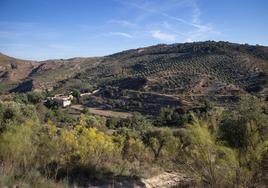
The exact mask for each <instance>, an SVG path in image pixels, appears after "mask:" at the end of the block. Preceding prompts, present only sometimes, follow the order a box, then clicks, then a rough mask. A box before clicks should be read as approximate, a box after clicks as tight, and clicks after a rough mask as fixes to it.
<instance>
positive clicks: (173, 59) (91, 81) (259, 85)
mask: <svg viewBox="0 0 268 188" xmlns="http://www.w3.org/2000/svg"><path fill="white" fill-rule="evenodd" d="M3 59H5V58H3ZM12 60H13V59H12V58H11V59H10V60H9V59H8V60H2V59H1V60H0V65H2V67H1V68H2V69H3V64H4V65H5V64H9V67H11V63H10V62H12ZM6 62H9V63H6ZM16 62H17V64H19V66H21V63H22V62H20V61H18V60H16ZM19 62H20V63H19ZM23 62H24V63H25V67H26V68H25V69H22V70H24V71H23V74H22V73H21V72H20V70H19V69H15V70H13V69H12V68H9V72H8V74H11V73H13V74H14V75H18V76H13V77H14V78H16V79H14V78H9V80H10V81H16V82H20V81H21V80H24V82H22V83H20V85H19V87H18V88H17V91H19V90H21V88H24V87H22V86H24V84H25V83H26V84H27V83H29V82H31V84H32V87H29V88H28V89H33V90H45V89H49V90H52V89H53V88H54V89H56V90H59V91H65V90H68V89H71V88H73V87H76V88H78V89H83V87H88V88H92V87H93V88H99V87H103V86H109V85H110V86H113V87H119V88H121V89H132V90H140V91H146V92H157V93H162V94H202V95H211V94H233V93H239V92H242V93H243V92H255V93H264V94H265V93H266V92H267V81H266V80H268V79H267V75H268V48H267V47H262V46H250V45H239V44H233V43H227V42H210V41H208V42H198V43H185V44H173V45H157V46H151V47H147V48H139V49H135V50H128V51H124V52H121V53H117V54H113V55H111V56H106V57H100V58H73V59H68V60H48V61H44V62H38V63H36V62H25V61H23ZM24 72H25V73H24ZM5 74H7V73H4V72H3V71H2V77H3V75H5ZM5 77H6V76H5ZM5 77H3V78H2V80H1V82H3V80H4V79H5ZM7 83H9V82H7ZM26 88H27V87H26ZM22 90H23V89H22Z"/></svg>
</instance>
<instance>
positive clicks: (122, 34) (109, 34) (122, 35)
mask: <svg viewBox="0 0 268 188" xmlns="http://www.w3.org/2000/svg"><path fill="white" fill-rule="evenodd" d="M103 36H120V37H125V38H133V35H131V34H128V33H125V32H110V33H107V34H103Z"/></svg>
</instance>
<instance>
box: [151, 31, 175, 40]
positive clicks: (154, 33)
mask: <svg viewBox="0 0 268 188" xmlns="http://www.w3.org/2000/svg"><path fill="white" fill-rule="evenodd" d="M151 34H152V37H154V38H156V39H158V40H162V41H165V42H174V41H176V38H177V37H176V35H173V34H168V33H163V32H161V31H152V32H151Z"/></svg>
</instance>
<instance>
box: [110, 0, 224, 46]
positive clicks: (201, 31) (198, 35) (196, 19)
mask: <svg viewBox="0 0 268 188" xmlns="http://www.w3.org/2000/svg"><path fill="white" fill-rule="evenodd" d="M115 1H116V2H119V3H121V4H123V5H125V6H129V7H132V8H135V9H138V10H139V11H141V12H144V15H145V18H144V19H146V16H148V17H149V16H158V17H160V18H161V17H162V18H163V19H165V21H164V22H162V27H159V28H158V29H155V31H158V32H154V33H153V34H152V35H151V36H152V37H154V38H157V39H160V40H163V39H164V38H166V39H167V40H165V39H164V40H163V41H175V40H176V39H177V38H178V37H176V34H174V33H180V35H181V36H183V37H184V40H183V41H196V40H204V39H207V38H209V37H210V36H211V35H220V34H221V32H219V31H217V30H216V29H215V28H214V27H213V25H212V24H211V23H205V22H203V21H202V19H201V16H202V11H201V9H200V8H199V6H198V5H197V3H196V1H195V0H182V1H176V0H167V1H164V2H161V3H160V2H159V1H152V0H141V1H139V0H137V1H136V0H135V1H133V0H130V1H123V0H115ZM175 8H187V9H189V11H190V19H189V20H188V19H187V20H186V19H184V18H181V17H179V16H178V15H174V14H171V12H172V11H170V10H171V9H173V10H174V9H175ZM173 12H174V11H173ZM169 22H171V23H172V24H169ZM147 24H148V23H147ZM152 24H153V25H156V24H155V23H151V24H149V25H152ZM159 25H160V24H159ZM185 26H186V27H187V28H188V31H187V30H185V29H184V30H181V28H185ZM163 29H165V32H164V33H161V32H160V30H161V31H162V30H163ZM162 32H163V31H162ZM167 33H173V34H167ZM162 34H164V35H166V36H162ZM161 38H162V39H161Z"/></svg>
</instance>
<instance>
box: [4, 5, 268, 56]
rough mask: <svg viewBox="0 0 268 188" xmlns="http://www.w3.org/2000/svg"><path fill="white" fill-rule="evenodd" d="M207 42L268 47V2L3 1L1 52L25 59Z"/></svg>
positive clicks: (92, 54) (97, 54)
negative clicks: (157, 45)
mask: <svg viewBox="0 0 268 188" xmlns="http://www.w3.org/2000/svg"><path fill="white" fill-rule="evenodd" d="M206 40H215V41H230V42H236V43H242V44H244V43H248V44H252V45H255V44H260V45H265V46H268V0H0V52H1V53H4V54H7V55H9V56H13V57H17V58H21V59H31V60H46V59H61V58H71V57H93V56H103V55H109V54H112V53H116V52H120V51H123V50H127V49H132V48H139V47H145V46H150V45H156V44H163V43H165V44H171V43H183V42H193V41H206Z"/></svg>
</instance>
